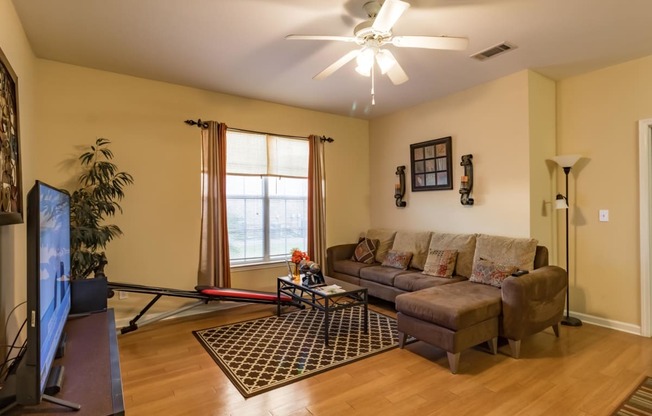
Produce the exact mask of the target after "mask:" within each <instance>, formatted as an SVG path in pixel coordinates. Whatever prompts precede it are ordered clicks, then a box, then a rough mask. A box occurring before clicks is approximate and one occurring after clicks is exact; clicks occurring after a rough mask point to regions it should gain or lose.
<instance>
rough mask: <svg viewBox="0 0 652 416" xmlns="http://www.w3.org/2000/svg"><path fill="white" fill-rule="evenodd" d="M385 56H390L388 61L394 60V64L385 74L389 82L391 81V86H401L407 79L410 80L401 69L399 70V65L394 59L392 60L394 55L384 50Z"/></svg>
mask: <svg viewBox="0 0 652 416" xmlns="http://www.w3.org/2000/svg"><path fill="white" fill-rule="evenodd" d="M385 52H386V55H387V56H390V57H391V58H390V59H393V60H394V64H393V65H392V66H390V68H389V69H388V70H387V72H386V74H387V76H388V77H389V80H390V81H392V84H394V85H401V84H402V83H404V82H405V81H407V80H408V79H410V78H409V77H408V76H407V74H406V73H405V71H403V68H401V65H399V63H398V61H397V60H396V58H394V55H392V53H391V52H390V51H388V50H385Z"/></svg>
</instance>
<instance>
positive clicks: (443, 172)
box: [410, 136, 453, 192]
mask: <svg viewBox="0 0 652 416" xmlns="http://www.w3.org/2000/svg"><path fill="white" fill-rule="evenodd" d="M451 141H452V140H451V137H450V136H449V137H442V138H441V139H436V140H430V141H427V142H421V143H415V144H411V145H410V164H411V166H412V191H413V192H418V191H437V190H440V189H453V178H452V174H453V159H452V157H453V155H452V149H451V148H452V146H451Z"/></svg>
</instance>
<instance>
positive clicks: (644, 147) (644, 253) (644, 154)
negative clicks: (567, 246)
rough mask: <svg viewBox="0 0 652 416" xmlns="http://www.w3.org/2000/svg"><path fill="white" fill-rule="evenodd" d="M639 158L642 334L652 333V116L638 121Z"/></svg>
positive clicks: (647, 335)
mask: <svg viewBox="0 0 652 416" xmlns="http://www.w3.org/2000/svg"><path fill="white" fill-rule="evenodd" d="M638 149H639V154H638V160H639V164H638V166H639V204H640V208H639V217H640V218H639V230H640V262H641V266H640V268H641V327H640V335H642V336H644V337H649V336H651V335H652V316H650V313H651V309H650V304H651V303H652V292H651V284H650V246H651V242H650V236H651V233H650V210H651V209H652V203H651V202H650V185H651V184H652V118H648V119H645V120H640V121H639V122H638Z"/></svg>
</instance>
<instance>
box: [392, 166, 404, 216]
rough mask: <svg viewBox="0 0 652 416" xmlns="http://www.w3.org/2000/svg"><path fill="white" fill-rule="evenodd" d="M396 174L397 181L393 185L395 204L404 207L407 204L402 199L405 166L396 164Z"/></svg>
mask: <svg viewBox="0 0 652 416" xmlns="http://www.w3.org/2000/svg"><path fill="white" fill-rule="evenodd" d="M396 174H397V175H398V183H397V184H396V186H395V187H394V198H395V199H396V206H397V207H399V208H405V207H406V206H407V202H405V201H403V197H404V196H405V166H397V167H396Z"/></svg>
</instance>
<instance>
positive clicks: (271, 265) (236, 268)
mask: <svg viewBox="0 0 652 416" xmlns="http://www.w3.org/2000/svg"><path fill="white" fill-rule="evenodd" d="M280 267H283V268H286V269H287V263H286V262H285V261H284V260H280V261H272V262H267V263H249V264H234V265H231V271H232V272H235V273H237V272H247V271H250V270H265V269H276V268H280Z"/></svg>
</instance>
